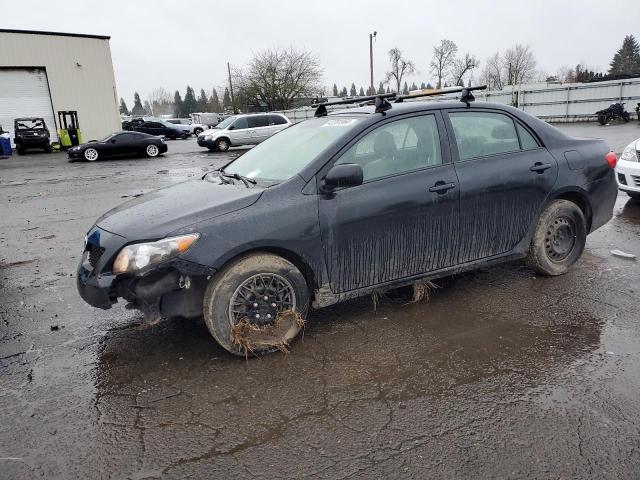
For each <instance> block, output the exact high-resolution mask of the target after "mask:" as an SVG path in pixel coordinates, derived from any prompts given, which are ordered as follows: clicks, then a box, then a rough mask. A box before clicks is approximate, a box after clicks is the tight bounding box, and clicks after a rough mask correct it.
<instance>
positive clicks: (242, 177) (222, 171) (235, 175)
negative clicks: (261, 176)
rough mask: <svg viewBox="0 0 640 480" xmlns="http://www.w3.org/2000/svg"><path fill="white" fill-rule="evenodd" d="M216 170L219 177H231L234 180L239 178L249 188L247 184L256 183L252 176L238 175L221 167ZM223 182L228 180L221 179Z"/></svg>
mask: <svg viewBox="0 0 640 480" xmlns="http://www.w3.org/2000/svg"><path fill="white" fill-rule="evenodd" d="M218 172H219V173H220V178H221V179H223V178H224V179H226V178H233V179H234V180H240V181H241V182H242V183H244V186H245V187H247V188H249V184H251V185H255V184H256V183H258V182H256V181H255V180H254V179H253V178H249V177H245V176H244V175H240V174H239V173H226V172H225V171H224V169H222V168H221V169H220V170H218ZM223 182H224V183H229V182H228V181H225V180H223Z"/></svg>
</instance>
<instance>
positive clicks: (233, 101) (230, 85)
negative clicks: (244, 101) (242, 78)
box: [227, 62, 238, 113]
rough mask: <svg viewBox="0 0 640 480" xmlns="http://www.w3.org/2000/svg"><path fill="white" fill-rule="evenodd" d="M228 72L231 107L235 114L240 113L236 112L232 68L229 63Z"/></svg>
mask: <svg viewBox="0 0 640 480" xmlns="http://www.w3.org/2000/svg"><path fill="white" fill-rule="evenodd" d="M227 72H228V73H229V94H230V95H231V106H232V107H233V113H238V111H237V110H236V102H235V100H234V99H233V83H231V67H230V66H229V62H227Z"/></svg>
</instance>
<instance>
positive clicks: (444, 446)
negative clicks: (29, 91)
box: [0, 122, 640, 479]
mask: <svg viewBox="0 0 640 480" xmlns="http://www.w3.org/2000/svg"><path fill="white" fill-rule="evenodd" d="M562 128H565V129H566V130H567V131H569V132H571V133H572V134H574V135H579V136H598V137H601V138H605V139H607V140H609V142H610V144H611V145H612V147H614V149H615V150H616V151H617V152H618V153H619V152H620V151H621V150H622V148H623V147H624V145H626V143H628V142H629V141H631V140H633V139H635V138H637V137H640V124H638V123H637V122H634V123H631V124H627V125H614V126H609V127H599V126H596V125H569V126H565V127H562ZM238 153H239V152H231V153H230V154H219V153H209V152H207V151H206V150H204V151H203V150H202V149H200V148H199V147H198V146H197V145H196V144H195V141H194V140H185V141H180V140H177V141H174V142H170V143H169V154H167V155H165V156H163V157H161V158H157V159H127V160H111V161H102V162H96V163H85V162H77V163H68V162H67V160H66V158H65V157H64V155H62V154H52V155H45V154H33V155H28V156H24V157H15V156H14V157H13V158H11V159H9V160H0V478H2V479H29V478H131V479H145V478H265V479H267V478H301V477H308V478H332V479H333V478H339V479H346V478H353V479H356V478H616V479H618V478H638V477H639V476H640V324H639V323H640V268H639V267H640V260H635V261H634V260H629V259H624V258H619V257H616V256H614V255H612V254H611V250H613V249H619V250H622V251H624V252H628V253H632V254H635V255H637V256H638V257H640V202H634V201H630V200H629V199H628V197H627V196H626V195H623V194H621V195H619V197H618V201H617V203H616V207H615V212H614V217H613V219H612V220H611V221H610V222H609V223H608V224H607V225H606V226H604V227H603V228H601V229H600V230H598V231H597V232H595V233H594V234H592V235H590V236H589V238H588V241H587V247H586V251H585V253H584V255H583V257H582V259H581V260H580V261H579V263H578V264H577V265H576V266H575V267H574V268H573V269H572V270H571V271H570V272H569V273H568V274H566V275H564V276H562V277H556V278H546V277H540V276H537V275H535V274H534V273H533V272H532V271H530V270H528V269H527V268H525V267H524V266H523V265H522V264H521V263H517V262H516V263H511V264H507V265H502V266H498V267H492V268H483V269H481V270H478V271H475V272H470V273H467V274H462V275H457V276H455V277H451V278H445V279H442V280H439V281H438V282H437V283H438V286H439V288H438V289H437V290H435V291H434V292H433V294H432V297H431V299H430V301H428V302H422V303H419V304H409V303H408V301H409V299H410V296H409V295H408V292H404V291H398V292H393V293H392V294H390V295H388V296H387V297H385V298H383V299H382V300H381V301H380V303H379V304H378V307H377V309H376V310H374V308H373V304H372V302H371V300H370V299H369V298H363V299H359V300H355V301H351V302H348V303H344V304H340V305H336V306H333V307H329V308H326V309H323V310H318V311H316V312H314V313H313V314H312V315H311V318H310V319H309V321H308V323H307V326H306V329H305V332H304V337H303V338H302V339H300V340H298V341H297V342H296V343H295V344H294V345H293V348H292V350H291V353H290V354H289V355H284V354H277V355H272V356H268V357H263V358H258V359H250V360H249V361H245V360H243V359H238V358H235V357H231V356H230V355H228V354H226V353H225V352H224V351H223V350H222V349H221V348H220V347H218V346H217V345H216V344H215V342H214V341H213V340H212V339H211V338H210V336H209V334H208V332H207V330H206V327H205V326H204V324H203V322H202V321H201V320H195V321H188V320H181V319H171V320H165V321H162V322H161V323H159V324H157V325H149V324H147V323H145V322H144V321H143V319H142V317H141V316H140V315H139V314H137V313H135V312H132V311H128V310H125V309H124V306H123V305H122V304H118V305H116V306H115V307H114V308H113V309H112V310H109V311H101V310H96V309H93V308H91V307H89V306H88V305H86V304H84V302H83V301H82V300H81V299H80V298H79V296H78V294H77V293H76V289H75V278H74V275H75V268H76V265H77V262H78V259H79V256H80V253H81V250H82V241H83V236H84V234H85V233H86V231H87V230H88V229H89V227H90V226H91V225H92V223H93V221H94V220H95V219H96V218H97V217H98V216H99V215H100V214H101V213H103V212H104V211H106V210H107V209H109V208H111V207H113V206H116V205H118V204H119V203H121V202H123V201H125V200H126V199H127V198H129V197H131V196H133V195H137V194H139V193H144V192H146V191H149V190H152V189H154V188H157V187H161V186H164V185H169V184H171V183H173V182H176V181H180V180H183V179H185V178H188V177H195V176H197V175H201V174H202V173H203V172H204V171H206V170H208V169H211V168H213V167H218V166H220V165H222V164H223V163H224V162H226V161H227V160H228V159H229V158H230V157H232V156H234V155H237V154H238Z"/></svg>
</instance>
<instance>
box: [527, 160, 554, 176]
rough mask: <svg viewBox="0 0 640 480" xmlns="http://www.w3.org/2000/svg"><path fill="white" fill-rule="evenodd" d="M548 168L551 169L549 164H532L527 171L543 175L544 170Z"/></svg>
mask: <svg viewBox="0 0 640 480" xmlns="http://www.w3.org/2000/svg"><path fill="white" fill-rule="evenodd" d="M550 168H551V164H550V163H540V162H536V163H534V164H533V166H532V167H531V168H530V169H529V170H531V171H532V172H537V173H543V172H544V171H545V170H549V169H550Z"/></svg>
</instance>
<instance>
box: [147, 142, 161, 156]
mask: <svg viewBox="0 0 640 480" xmlns="http://www.w3.org/2000/svg"><path fill="white" fill-rule="evenodd" d="M145 153H146V154H147V157H157V156H158V154H159V153H160V149H159V148H158V146H157V145H153V144H151V145H147V148H146V149H145Z"/></svg>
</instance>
